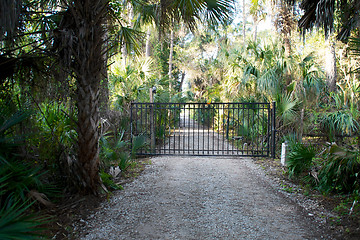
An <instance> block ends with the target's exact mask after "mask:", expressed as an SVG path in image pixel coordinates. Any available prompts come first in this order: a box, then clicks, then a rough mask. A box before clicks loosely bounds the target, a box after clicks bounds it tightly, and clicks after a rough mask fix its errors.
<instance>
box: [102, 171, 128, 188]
mask: <svg viewBox="0 0 360 240" xmlns="http://www.w3.org/2000/svg"><path fill="white" fill-rule="evenodd" d="M100 178H101V180H102V182H103V183H104V185H105V186H106V187H107V188H111V189H112V190H123V189H124V188H123V187H122V186H121V185H119V184H116V183H115V182H114V181H113V180H112V176H111V175H110V174H108V173H106V172H104V170H101V171H100Z"/></svg>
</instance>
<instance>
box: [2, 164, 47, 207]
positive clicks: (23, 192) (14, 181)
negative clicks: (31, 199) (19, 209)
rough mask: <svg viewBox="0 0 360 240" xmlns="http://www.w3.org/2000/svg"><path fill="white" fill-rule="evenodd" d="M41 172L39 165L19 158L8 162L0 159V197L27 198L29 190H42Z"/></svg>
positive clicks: (23, 199)
mask: <svg viewBox="0 0 360 240" xmlns="http://www.w3.org/2000/svg"><path fill="white" fill-rule="evenodd" d="M42 175H43V173H41V169H40V167H33V166H31V165H30V164H27V163H24V162H21V161H19V160H16V161H14V160H13V161H11V162H8V161H6V160H5V159H2V160H1V159H0V176H4V177H3V178H1V179H0V186H1V193H2V194H1V198H4V197H6V196H12V197H13V198H14V199H15V200H16V201H19V200H22V201H25V200H26V199H27V194H28V193H29V192H30V190H33V189H37V190H44V189H46V186H45V185H44V184H43V182H42V181H41V177H42Z"/></svg>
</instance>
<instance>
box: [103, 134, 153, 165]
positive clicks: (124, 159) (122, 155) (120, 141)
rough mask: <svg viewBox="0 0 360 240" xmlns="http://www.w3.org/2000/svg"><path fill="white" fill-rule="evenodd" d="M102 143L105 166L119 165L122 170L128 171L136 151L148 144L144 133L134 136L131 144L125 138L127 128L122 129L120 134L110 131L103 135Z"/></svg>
mask: <svg viewBox="0 0 360 240" xmlns="http://www.w3.org/2000/svg"><path fill="white" fill-rule="evenodd" d="M100 144H101V152H100V156H101V159H102V162H103V168H108V167H110V166H118V167H119V168H120V170H121V171H126V170H127V168H128V167H129V166H130V164H131V160H132V158H135V153H136V151H137V150H138V149H140V148H143V147H144V146H146V140H145V137H144V136H142V135H140V136H136V137H133V142H132V144H131V143H130V141H127V140H125V130H121V131H120V133H119V134H115V135H113V133H112V132H108V133H107V134H105V135H104V136H102V137H101V139H100ZM131 147H132V149H131Z"/></svg>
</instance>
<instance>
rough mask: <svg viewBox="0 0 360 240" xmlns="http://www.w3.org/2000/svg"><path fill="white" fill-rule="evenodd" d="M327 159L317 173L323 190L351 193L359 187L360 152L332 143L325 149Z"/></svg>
mask: <svg viewBox="0 0 360 240" xmlns="http://www.w3.org/2000/svg"><path fill="white" fill-rule="evenodd" d="M326 156H327V161H325V162H324V166H323V167H322V168H321V170H320V173H319V179H320V186H319V188H320V189H321V190H324V191H327V192H329V191H335V192H340V193H352V192H354V191H359V189H360V176H359V174H360V152H359V150H358V149H355V150H350V149H347V148H344V147H340V146H338V145H336V144H332V145H331V146H330V147H329V148H328V150H327V154H326Z"/></svg>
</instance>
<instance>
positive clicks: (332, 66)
mask: <svg viewBox="0 0 360 240" xmlns="http://www.w3.org/2000/svg"><path fill="white" fill-rule="evenodd" d="M328 43H329V44H328V45H329V47H328V51H327V54H326V55H327V57H326V63H325V64H326V66H325V71H326V78H327V85H328V88H329V91H330V92H334V91H336V79H337V68H336V53H335V43H334V42H330V41H329V42H328Z"/></svg>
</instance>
